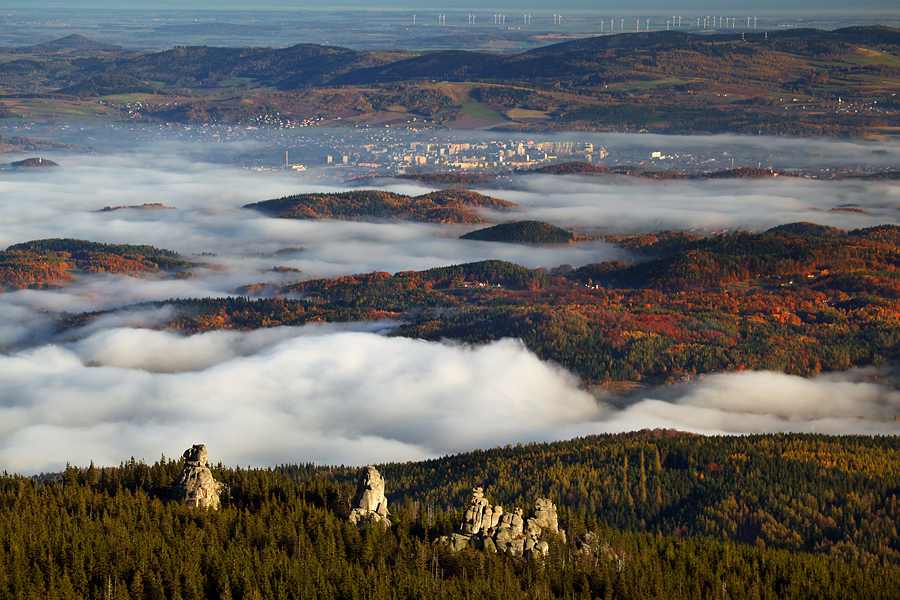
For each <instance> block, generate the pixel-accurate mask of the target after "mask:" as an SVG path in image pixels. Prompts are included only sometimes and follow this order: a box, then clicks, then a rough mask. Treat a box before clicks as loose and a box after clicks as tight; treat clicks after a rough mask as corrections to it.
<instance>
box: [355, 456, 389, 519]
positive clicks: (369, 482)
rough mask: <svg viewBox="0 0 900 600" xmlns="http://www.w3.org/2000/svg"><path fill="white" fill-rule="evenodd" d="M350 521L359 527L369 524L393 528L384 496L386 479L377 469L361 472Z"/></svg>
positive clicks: (365, 469)
mask: <svg viewBox="0 0 900 600" xmlns="http://www.w3.org/2000/svg"><path fill="white" fill-rule="evenodd" d="M349 519H350V522H351V523H353V524H355V525H357V526H362V525H365V524H367V523H382V524H384V525H386V526H387V527H390V526H391V519H390V514H389V513H388V509H387V498H386V497H385V495H384V477H382V476H381V473H379V472H378V469H376V468H375V467H365V468H364V469H362V471H360V474H359V482H358V483H357V484H356V495H355V496H353V499H352V500H351V501H350V517H349Z"/></svg>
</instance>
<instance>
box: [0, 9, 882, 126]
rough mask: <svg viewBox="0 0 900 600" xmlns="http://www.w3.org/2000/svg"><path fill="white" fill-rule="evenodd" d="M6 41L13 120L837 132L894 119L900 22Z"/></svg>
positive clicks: (7, 100) (0, 103) (6, 99)
mask: <svg viewBox="0 0 900 600" xmlns="http://www.w3.org/2000/svg"><path fill="white" fill-rule="evenodd" d="M0 53H6V54H15V55H16V57H13V56H10V58H11V59H12V60H8V61H6V62H3V63H2V64H0V76H2V77H3V78H4V82H5V83H6V94H5V95H4V96H0V115H2V116H5V117H7V118H16V117H25V116H29V117H31V118H35V117H41V116H44V117H47V118H58V117H60V116H62V115H63V114H73V113H74V114H78V115H80V116H81V117H87V118H92V119H101V120H138V121H150V122H154V121H156V122H182V123H212V122H216V123H227V124H248V123H252V122H253V121H254V120H258V119H260V118H262V117H268V118H276V120H277V121H278V122H280V123H282V124H285V123H287V124H296V123H298V122H316V123H321V122H323V121H328V122H332V123H336V121H334V120H335V119H339V120H340V124H342V125H378V126H381V125H398V124H402V125H404V126H410V125H407V123H409V122H413V123H414V125H412V126H415V127H460V128H484V127H492V128H495V129H496V128H500V129H507V130H516V131H621V132H658V133H689V134H690V133H697V134H699V133H702V134H708V133H722V132H734V133H744V134H785V135H824V136H829V137H873V136H883V135H889V134H890V132H891V131H893V128H895V127H897V126H898V125H900V122H898V117H897V113H896V111H897V106H898V104H897V103H898V101H897V98H896V96H895V93H896V89H897V88H898V87H900V30H897V29H895V28H891V27H884V26H873V27H850V28H844V29H838V30H834V31H824V30H814V29H791V30H784V31H773V32H755V31H750V32H742V33H717V34H697V33H689V32H686V31H653V32H640V33H621V34H615V35H603V36H594V37H587V38H583V39H575V40H570V41H565V42H561V43H556V44H551V45H547V46H542V47H539V48H534V49H531V50H528V51H525V52H520V53H517V54H500V53H488V52H473V51H463V50H444V51H433V52H421V51H412V50H396V51H392V52H370V51H359V50H352V49H349V48H341V47H335V46H330V45H316V44H298V45H294V46H290V47H286V48H254V47H243V48H228V47H210V46H179V47H175V48H172V49H170V50H166V51H163V52H150V53H147V52H138V51H135V50H130V49H125V48H120V47H116V46H113V45H109V44H104V43H101V42H95V41H93V40H90V39H87V38H84V37H82V36H78V35H73V36H69V37H67V38H62V39H59V40H55V41H53V42H48V43H44V44H40V45H36V46H28V47H24V48H7V49H0ZM19 56H21V57H19ZM276 115H277V117H274V116H276Z"/></svg>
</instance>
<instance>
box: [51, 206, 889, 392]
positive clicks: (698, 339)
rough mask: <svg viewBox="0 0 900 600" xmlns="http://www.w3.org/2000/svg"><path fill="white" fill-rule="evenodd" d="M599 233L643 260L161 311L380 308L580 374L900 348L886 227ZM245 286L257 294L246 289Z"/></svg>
mask: <svg viewBox="0 0 900 600" xmlns="http://www.w3.org/2000/svg"><path fill="white" fill-rule="evenodd" d="M608 239H609V241H610V242H613V243H617V244H621V245H622V246H624V247H626V248H629V249H631V250H632V251H634V252H637V253H641V254H644V255H646V257H647V259H646V260H642V261H639V262H634V263H625V262H621V261H616V262H605V263H598V264H592V265H587V266H584V267H581V268H578V269H573V270H569V271H566V270H564V269H562V270H559V269H558V270H556V271H555V272H547V271H545V270H530V269H526V268H524V267H521V266H519V265H515V264H513V263H509V262H504V261H499V260H490V261H482V262H477V263H468V264H463V265H456V266H452V267H442V268H436V269H429V270H426V271H420V272H415V271H405V272H398V273H395V274H393V275H391V274H389V273H384V272H374V273H368V274H359V275H354V276H347V277H341V278H337V279H318V280H310V281H304V282H301V283H295V284H290V285H284V286H271V285H265V286H256V285H249V286H246V287H244V288H240V289H237V290H235V291H236V292H237V293H238V294H242V295H244V296H246V297H230V298H205V299H195V300H173V301H171V304H172V305H174V306H175V307H177V308H179V309H180V316H178V317H177V318H176V319H174V320H173V321H172V322H170V323H169V326H170V327H173V328H176V329H178V330H180V331H184V332H186V333H191V332H198V331H207V330H213V329H239V330H248V329H257V328H261V327H274V326H279V325H301V324H304V323H310V322H325V321H327V322H341V321H370V320H379V319H389V320H395V321H400V322H402V325H400V326H399V327H398V328H397V329H396V330H395V335H403V336H410V337H415V338H421V339H426V340H441V339H453V340H459V341H463V342H466V343H472V344H480V343H484V342H488V341H492V340H498V339H501V338H506V337H511V338H518V339H521V340H522V341H523V342H524V343H525V344H526V345H527V346H528V348H529V349H531V350H532V351H533V352H535V353H536V354H537V355H538V356H539V357H541V358H542V359H546V360H552V361H554V362H556V363H558V364H561V365H563V366H565V367H566V368H567V369H569V370H571V371H573V372H574V373H576V374H577V375H579V376H580V377H581V378H582V379H583V380H584V381H586V382H588V383H606V382H612V381H644V382H650V383H654V382H658V383H666V382H668V383H672V382H675V381H678V380H680V379H683V378H687V377H689V376H691V375H693V374H697V373H708V372H711V371H735V370H743V369H755V370H773V371H782V372H786V373H792V374H797V375H814V374H817V373H820V372H822V371H840V370H844V369H848V368H851V367H854V366H865V365H875V366H881V365H886V364H892V363H895V362H896V361H897V360H898V359H900V325H898V323H900V304H898V302H897V299H898V298H900V278H898V276H897V273H898V270H897V267H898V264H900V254H898V253H900V249H898V248H900V243H898V242H900V228H898V227H896V226H892V225H891V226H889V225H884V226H878V227H872V228H867V229H859V230H853V231H842V230H838V229H833V228H826V227H821V226H817V225H811V224H794V225H791V226H783V227H778V228H774V229H773V230H771V231H769V232H765V233H746V232H736V233H730V234H726V235H720V236H709V237H697V236H693V235H690V234H685V233H677V232H676V233H660V234H652V235H641V236H633V237H626V238H621V237H610V238H608ZM260 291H265V293H266V294H268V295H269V296H271V297H267V298H258V299H251V298H250V296H252V295H254V294H257V293H259V292H260ZM95 316H96V315H94V314H82V315H77V316H72V317H69V318H67V319H65V320H64V321H63V322H62V323H61V327H64V328H67V327H72V326H76V325H79V324H83V323H86V322H89V321H90V320H92V319H93V318H95Z"/></svg>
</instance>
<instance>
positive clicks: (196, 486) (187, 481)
mask: <svg viewBox="0 0 900 600" xmlns="http://www.w3.org/2000/svg"><path fill="white" fill-rule="evenodd" d="M207 458H208V455H207V452H206V446H204V445H203V444H194V445H193V446H191V447H190V448H188V449H187V450H185V451H184V469H183V470H182V471H181V475H180V476H179V477H178V481H176V482H175V487H174V488H172V499H173V500H176V501H178V502H183V503H184V504H187V505H188V506H194V507H204V508H212V509H217V508H219V495H220V494H221V493H222V492H223V491H224V490H225V484H224V483H222V482H220V481H216V480H215V479H214V478H213V476H212V471H210V470H209V467H207V466H206V461H207Z"/></svg>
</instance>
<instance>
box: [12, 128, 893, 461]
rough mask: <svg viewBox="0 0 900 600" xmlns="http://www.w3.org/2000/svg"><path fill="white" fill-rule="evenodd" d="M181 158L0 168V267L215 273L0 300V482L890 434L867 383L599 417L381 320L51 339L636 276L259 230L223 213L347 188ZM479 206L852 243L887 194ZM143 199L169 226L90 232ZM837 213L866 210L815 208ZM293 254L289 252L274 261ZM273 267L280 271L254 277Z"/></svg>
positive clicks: (510, 368)
mask: <svg viewBox="0 0 900 600" xmlns="http://www.w3.org/2000/svg"><path fill="white" fill-rule="evenodd" d="M126 135H129V134H126ZM650 141H651V142H653V140H650ZM647 142H648V138H646V137H643V138H641V139H640V140H636V139H635V138H634V137H629V136H619V137H614V138H607V141H606V142H605V143H606V145H607V146H608V147H609V148H610V150H611V151H616V149H617V148H619V149H620V150H621V149H625V148H627V147H628V146H629V144H637V143H647ZM664 143H666V144H670V145H673V146H680V147H683V148H684V147H688V146H691V147H693V148H697V149H703V148H704V147H705V148H706V149H709V148H719V147H721V148H729V149H730V150H732V151H736V148H737V146H738V145H740V144H753V145H755V148H756V149H757V150H758V149H760V148H762V149H765V151H767V152H769V153H772V154H773V155H775V154H778V153H781V154H784V155H787V156H802V157H815V160H819V161H824V162H828V161H830V160H838V159H839V157H840V156H843V157H844V158H845V159H846V160H850V159H852V158H853V157H854V156H858V157H863V158H865V157H868V156H871V155H872V154H871V153H872V148H873V147H874V146H872V145H860V144H853V143H847V142H838V141H833V142H831V141H815V140H810V141H803V140H783V139H770V138H758V137H754V138H735V137H717V136H711V137H704V138H665V139H660V140H658V144H664ZM225 149H226V150H227V145H226V147H225ZM877 149H882V150H887V151H888V154H887V155H883V154H879V155H876V156H887V157H888V158H885V160H889V157H890V156H891V153H894V152H898V151H900V146H897V145H891V144H881V145H878V146H877ZM235 150H236V151H237V150H238V149H237V148H235ZM854 153H855V154H854ZM196 156H197V153H196V152H195V151H194V149H193V148H192V147H191V146H189V145H187V144H184V143H181V142H175V141H172V142H165V143H156V144H155V145H154V144H148V145H143V146H140V147H138V148H137V149H135V150H134V151H131V152H119V153H116V154H114V155H105V154H95V155H84V156H68V155H52V154H49V155H47V156H46V157H47V158H51V159H53V160H55V161H56V162H58V163H60V165H61V166H60V167H59V168H57V169H53V170H33V171H28V172H12V171H0V248H5V247H6V246H8V245H10V244H14V243H18V242H23V241H28V240H32V239H41V238H47V237H74V238H80V239H88V240H92V241H100V242H107V243H136V244H152V245H156V246H159V247H163V248H168V249H171V250H174V251H177V252H179V253H182V254H183V255H185V256H186V257H187V258H189V259H191V260H196V261H203V262H206V263H208V264H209V265H210V266H211V267H215V268H206V269H198V270H197V271H196V277H194V278H191V279H185V280H167V279H138V278H134V277H129V276H125V275H103V276H90V277H86V278H84V279H83V280H81V281H79V282H78V283H75V284H73V285H70V286H67V287H65V288H61V289H57V290H23V291H16V292H9V293H4V294H0V348H4V350H3V351H0V470H7V471H10V472H12V471H16V472H21V473H37V472H41V471H45V472H47V471H53V470H58V469H60V468H62V467H64V466H65V464H66V463H71V464H76V465H86V464H88V463H89V462H90V461H91V460H93V461H94V462H95V464H98V465H106V466H115V465H117V464H119V463H120V462H121V461H123V460H127V459H128V458H129V457H131V456H134V457H136V458H138V459H142V458H143V459H146V460H148V461H154V460H156V459H157V458H159V456H160V455H161V454H165V455H166V456H179V455H180V454H181V453H182V452H183V451H184V449H185V448H188V447H190V446H191V445H192V444H196V443H204V444H206V445H207V447H208V448H209V451H210V457H211V460H213V461H215V462H218V461H220V460H221V461H222V462H223V463H225V464H229V465H242V466H245V465H252V466H272V465H274V464H281V463H291V462H297V463H305V462H317V463H323V464H348V465H363V464H368V463H371V462H376V463H377V462H385V461H405V460H419V459H424V458H430V457H435V456H442V455H445V454H450V453H457V452H464V451H469V450H473V449H476V448H490V447H495V446H499V445H505V444H507V443H518V442H522V443H527V442H532V441H551V440H558V439H568V438H571V437H573V436H580V435H588V434H594V433H603V432H610V431H630V430H635V429H640V428H653V427H670V428H676V429H679V430H685V431H695V432H699V433H706V434H746V433H760V432H775V431H810V432H822V433H835V434H843V433H872V434H896V433H898V429H900V428H898V425H897V424H896V423H895V422H893V421H892V419H893V416H894V415H895V414H898V413H900V394H898V392H896V391H895V390H893V389H892V388H891V387H890V386H889V385H887V384H885V383H883V382H881V383H879V382H876V381H873V377H871V376H872V375H873V373H871V372H866V371H854V372H851V373H844V374H830V375H823V376H820V377H817V378H813V379H801V378H797V377H792V376H787V375H783V374H776V373H752V372H750V373H747V372H742V373H735V374H719V375H714V376H710V377H706V378H703V379H701V380H699V381H694V382H691V383H688V384H684V385H682V386H675V387H668V388H647V389H644V390H642V391H640V392H639V393H637V394H634V395H632V396H630V397H628V398H620V397H607V396H603V395H602V394H600V395H594V394H592V393H588V392H587V391H585V390H584V389H583V386H581V385H580V382H579V381H578V379H577V377H575V376H574V375H573V374H571V373H568V372H566V371H564V370H563V369H561V368H559V367H558V366H555V365H553V364H549V363H545V362H542V361H540V360H539V359H538V358H537V357H536V356H534V355H533V354H532V353H531V352H529V351H528V350H527V349H526V348H525V347H524V346H523V345H522V344H521V342H519V341H518V340H514V339H506V340H501V341H498V342H495V343H492V344H487V345H483V346H477V347H473V346H466V345H462V344H457V343H448V342H440V343H439V342H424V341H418V340H410V339H404V338H395V337H392V336H390V332H391V329H392V327H394V326H395V325H396V323H389V322H388V323H364V324H343V325H310V326H305V327H284V328H277V329H270V330H260V331H252V332H230V331H220V332H211V333H204V334H199V335H195V336H191V337H185V336H182V335H179V334H176V333H173V332H169V331H160V330H156V329H154V327H155V326H157V325H158V324H160V323H164V322H165V321H167V320H168V319H170V318H171V316H172V314H173V309H172V308H171V307H170V306H167V305H164V304H163V305H162V306H156V307H154V308H151V309H148V308H133V309H130V310H125V311H118V312H113V313H110V314H108V315H106V316H104V317H102V318H100V319H98V320H97V321H95V322H94V323H92V324H90V325H89V326H87V327H85V328H82V329H77V330H74V331H67V332H65V333H64V334H59V333H56V332H55V328H54V324H53V318H54V316H55V315H56V314H58V313H59V312H61V311H67V312H72V313H77V312H81V311H88V310H105V309H113V308H118V307H122V306H127V305H131V304H134V303H138V302H141V301H145V300H160V301H164V300H167V299H169V298H178V297H181V298H190V297H207V296H224V295H228V294H229V293H230V291H231V290H234V289H235V288H236V287H238V286H240V285H244V284H249V283H260V282H269V281H271V282H276V283H287V282H289V281H292V280H298V279H300V280H302V279H306V278H317V277H335V276H340V275H347V274H353V273H363V272H370V271H374V270H382V271H388V272H391V273H393V272H396V271H401V270H409V269H426V268H430V267H435V266H441V265H448V264H457V263H461V262H469V261H475V260H483V259H489V258H499V259H504V260H509V261H513V262H516V263H518V264H522V265H524V266H527V267H547V268H551V267H554V266H557V265H560V264H571V265H573V266H580V265H583V264H588V263H592V262H599V261H602V260H614V259H623V260H631V259H633V258H634V257H631V256H629V255H628V254H627V253H625V252H623V251H622V250H621V249H619V248H617V247H614V246H612V245H609V244H606V243H603V242H588V243H582V244H576V245H571V246H566V247H561V248H551V249H533V248H529V247H524V246H517V245H507V244H496V243H489V242H469V241H464V240H459V239H457V238H458V236H459V235H460V234H461V233H464V232H465V231H469V230H471V229H472V227H463V226H460V227H456V226H438V225H431V224H421V223H418V224H417V223H403V222H390V223H351V222H331V221H294V220H282V219H271V218H268V217H266V216H265V215H262V214H260V213H256V212H254V211H251V210H246V209H242V208H241V207H242V206H243V205H245V204H247V203H250V202H256V201H259V200H264V199H268V198H275V197H281V196H284V195H288V194H293V193H302V192H311V191H331V190H343V189H347V184H346V183H344V182H342V181H340V180H338V179H334V178H327V177H321V175H322V172H316V171H312V172H309V173H308V174H307V176H305V177H304V176H293V175H279V174H274V173H257V172H253V171H250V170H245V169H240V168H236V167H232V166H229V165H223V164H212V163H206V162H203V161H202V160H199V159H197V158H196ZM192 157H193V158H192ZM832 157H834V158H832ZM17 158H21V157H15V156H9V157H7V158H4V160H10V161H11V160H15V159H17ZM803 160H806V159H803ZM829 164H830V163H829ZM378 185H379V186H380V187H381V189H388V190H391V191H397V192H401V193H407V194H411V195H415V194H420V193H424V192H427V191H430V190H431V188H429V187H426V186H422V185H421V184H418V183H415V182H409V181H396V180H382V181H380V182H378ZM481 191H483V192H485V193H488V194H491V195H494V196H498V197H501V198H503V199H505V200H509V201H512V202H515V203H517V204H518V205H519V207H520V208H519V209H518V211H517V212H515V213H513V214H512V215H503V214H494V213H490V212H486V213H484V216H485V217H487V218H489V219H492V220H497V221H503V220H508V219H510V218H516V219H522V220H524V219H538V220H543V221H547V222H550V223H553V224H556V225H559V226H571V225H574V224H577V225H580V226H585V227H594V228H602V229H603V230H605V231H611V232H617V231H635V230H645V231H646V230H662V229H694V228H701V229H706V230H710V229H715V230H719V229H745V230H764V229H767V228H769V227H772V226H775V225H779V224H783V223H788V222H795V221H814V222H817V223H821V224H824V225H832V226H836V227H840V228H843V229H851V228H859V227H866V226H871V225H876V224H882V223H897V222H898V218H900V212H898V211H900V186H897V185H896V184H890V183H871V182H851V181H816V180H807V179H798V178H781V177H779V178H777V179H774V180H765V181H733V180H732V181H678V182H666V183H660V182H652V181H643V180H638V179H632V178H626V177H603V178H587V177H580V176H570V177H564V178H559V177H552V176H546V175H544V176H539V175H530V176H519V177H517V178H515V179H514V180H513V181H512V184H511V186H510V188H509V189H504V190H481ZM152 202H160V203H163V204H165V205H166V206H170V207H173V209H172V210H162V211H152V212H145V211H135V210H117V211H112V212H96V211H98V210H99V209H100V208H103V207H104V206H119V205H127V204H142V203H152ZM847 204H853V205H855V206H856V207H858V208H860V209H861V210H863V211H864V212H861V213H856V212H854V213H848V212H845V211H838V212H835V211H832V210H831V209H833V208H835V207H839V206H843V205H847ZM298 246H302V247H304V248H306V250H305V251H302V252H299V253H296V254H291V255H280V256H278V258H275V257H274V256H273V253H274V252H275V251H277V250H279V249H281V248H285V247H298ZM275 266H289V267H293V268H295V269H299V270H300V273H299V274H298V273H288V274H275V273H272V272H270V271H269V269H271V268H273V267H275ZM889 379H890V378H889Z"/></svg>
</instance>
